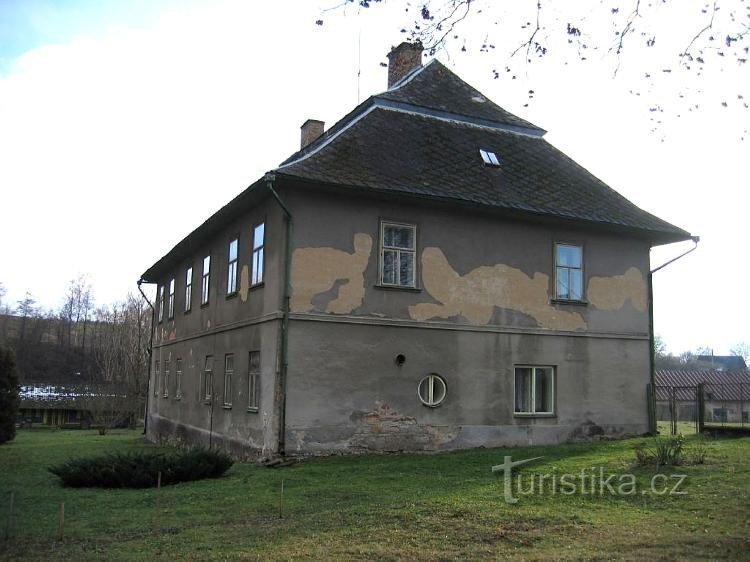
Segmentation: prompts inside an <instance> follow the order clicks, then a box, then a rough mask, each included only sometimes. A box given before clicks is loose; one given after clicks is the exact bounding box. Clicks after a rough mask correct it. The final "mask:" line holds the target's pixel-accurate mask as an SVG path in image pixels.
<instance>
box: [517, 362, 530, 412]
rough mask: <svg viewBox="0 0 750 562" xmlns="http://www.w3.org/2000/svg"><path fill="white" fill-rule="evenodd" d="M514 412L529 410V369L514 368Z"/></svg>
mask: <svg viewBox="0 0 750 562" xmlns="http://www.w3.org/2000/svg"><path fill="white" fill-rule="evenodd" d="M516 412H531V369H530V368H527V367H522V368H519V369H516Z"/></svg>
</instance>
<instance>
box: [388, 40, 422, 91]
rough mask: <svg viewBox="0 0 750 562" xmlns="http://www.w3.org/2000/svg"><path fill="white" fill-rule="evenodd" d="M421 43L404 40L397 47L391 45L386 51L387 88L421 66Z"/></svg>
mask: <svg viewBox="0 0 750 562" xmlns="http://www.w3.org/2000/svg"><path fill="white" fill-rule="evenodd" d="M422 51H423V47H422V43H421V42H419V41H417V42H415V43H408V42H406V41H404V42H403V43H401V44H400V45H399V46H398V47H393V48H392V49H391V52H390V53H388V89H391V88H392V87H393V85H394V84H395V83H396V82H398V81H399V80H401V79H402V78H403V77H404V76H406V75H407V74H409V73H410V72H411V71H412V70H414V69H415V68H419V67H420V66H422Z"/></svg>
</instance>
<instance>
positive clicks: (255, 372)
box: [247, 351, 260, 412]
mask: <svg viewBox="0 0 750 562" xmlns="http://www.w3.org/2000/svg"><path fill="white" fill-rule="evenodd" d="M259 403H260V351H251V352H250V361H249V368H248V374H247V409H248V411H250V412H257V411H258V404H259Z"/></svg>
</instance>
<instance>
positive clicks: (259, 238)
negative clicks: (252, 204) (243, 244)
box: [250, 223, 266, 285]
mask: <svg viewBox="0 0 750 562" xmlns="http://www.w3.org/2000/svg"><path fill="white" fill-rule="evenodd" d="M265 242H266V224H265V223H260V224H259V225H257V226H255V228H253V273H252V279H251V281H250V284H251V285H258V284H260V283H263V267H264V263H263V259H264V254H265Z"/></svg>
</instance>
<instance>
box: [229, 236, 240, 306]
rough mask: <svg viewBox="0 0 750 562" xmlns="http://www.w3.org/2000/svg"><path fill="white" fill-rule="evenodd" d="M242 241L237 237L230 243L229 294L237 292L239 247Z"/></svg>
mask: <svg viewBox="0 0 750 562" xmlns="http://www.w3.org/2000/svg"><path fill="white" fill-rule="evenodd" d="M239 244H240V241H239V239H238V238H235V239H234V240H232V241H231V242H230V243H229V262H228V265H227V295H233V294H235V293H236V292H237V247H238V246H239Z"/></svg>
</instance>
